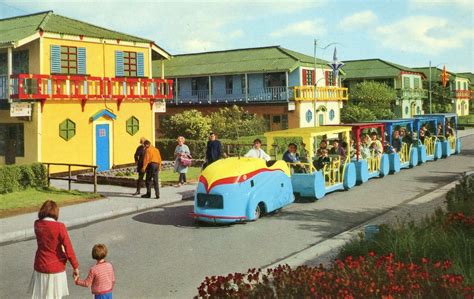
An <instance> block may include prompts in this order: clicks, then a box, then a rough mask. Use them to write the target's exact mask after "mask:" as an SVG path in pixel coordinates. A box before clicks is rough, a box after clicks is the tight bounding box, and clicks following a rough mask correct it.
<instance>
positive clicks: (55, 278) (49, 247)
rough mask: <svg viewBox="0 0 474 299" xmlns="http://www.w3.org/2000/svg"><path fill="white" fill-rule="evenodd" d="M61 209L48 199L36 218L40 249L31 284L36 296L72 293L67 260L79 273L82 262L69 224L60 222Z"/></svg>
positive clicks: (49, 296) (54, 296) (33, 295)
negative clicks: (78, 260) (72, 240)
mask: <svg viewBox="0 0 474 299" xmlns="http://www.w3.org/2000/svg"><path fill="white" fill-rule="evenodd" d="M58 216H59V208H58V206H57V205H56V203H55V202H54V201H52V200H47V201H45V202H44V203H43V205H42V206H41V209H40V210H39V212H38V220H36V221H35V234H36V242H37V244H38V249H37V250H36V256H35V265H34V269H35V270H34V271H33V276H32V278H31V283H30V287H29V292H30V294H31V295H32V298H38V299H44V298H48V299H49V298H54V299H56V298H61V297H63V296H67V295H69V290H68V287H67V277H66V262H67V261H68V260H69V262H70V263H71V266H72V268H73V269H74V274H77V275H79V264H78V263H77V260H76V255H75V254H74V249H73V248H72V244H71V240H70V239H69V235H68V233H67V230H66V226H65V225H64V224H63V223H61V222H58V221H57V220H58Z"/></svg>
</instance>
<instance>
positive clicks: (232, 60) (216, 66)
mask: <svg viewBox="0 0 474 299" xmlns="http://www.w3.org/2000/svg"><path fill="white" fill-rule="evenodd" d="M316 63H317V64H318V65H319V66H321V65H325V66H326V65H327V64H328V63H329V62H328V61H325V60H322V59H317V61H316ZM164 65H165V76H166V77H167V78H174V77H193V76H207V75H222V74H242V73H261V72H278V71H290V72H291V71H293V70H294V69H296V68H297V67H298V66H307V67H314V57H312V56H309V55H305V54H302V53H298V52H295V51H291V50H288V49H285V48H282V47H280V46H270V47H260V48H247V49H234V50H226V51H214V52H203V53H192V54H182V55H174V56H173V58H172V59H171V60H169V61H165V62H164ZM153 73H154V74H160V73H161V65H160V63H159V62H153Z"/></svg>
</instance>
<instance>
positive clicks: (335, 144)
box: [329, 139, 346, 161]
mask: <svg viewBox="0 0 474 299" xmlns="http://www.w3.org/2000/svg"><path fill="white" fill-rule="evenodd" d="M329 154H330V155H339V156H340V158H341V160H342V161H344V160H345V159H346V151H345V150H344V148H343V147H342V145H341V144H339V140H337V139H334V140H333V141H332V148H331V149H330V150H329Z"/></svg>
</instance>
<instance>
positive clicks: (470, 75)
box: [458, 73, 474, 85]
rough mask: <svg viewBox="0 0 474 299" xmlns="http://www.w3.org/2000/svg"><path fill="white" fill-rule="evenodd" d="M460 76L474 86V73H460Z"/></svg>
mask: <svg viewBox="0 0 474 299" xmlns="http://www.w3.org/2000/svg"><path fill="white" fill-rule="evenodd" d="M458 75H461V76H463V77H466V78H468V79H469V81H471V85H474V74H473V73H458Z"/></svg>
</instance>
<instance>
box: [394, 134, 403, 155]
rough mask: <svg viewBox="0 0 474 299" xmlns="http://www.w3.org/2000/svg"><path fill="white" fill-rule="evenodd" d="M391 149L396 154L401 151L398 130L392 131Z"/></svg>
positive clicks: (400, 139)
mask: <svg viewBox="0 0 474 299" xmlns="http://www.w3.org/2000/svg"><path fill="white" fill-rule="evenodd" d="M392 147H393V150H394V151H395V152H396V153H398V152H400V151H401V150H402V138H401V137H400V131H398V130H395V131H393V136H392Z"/></svg>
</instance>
